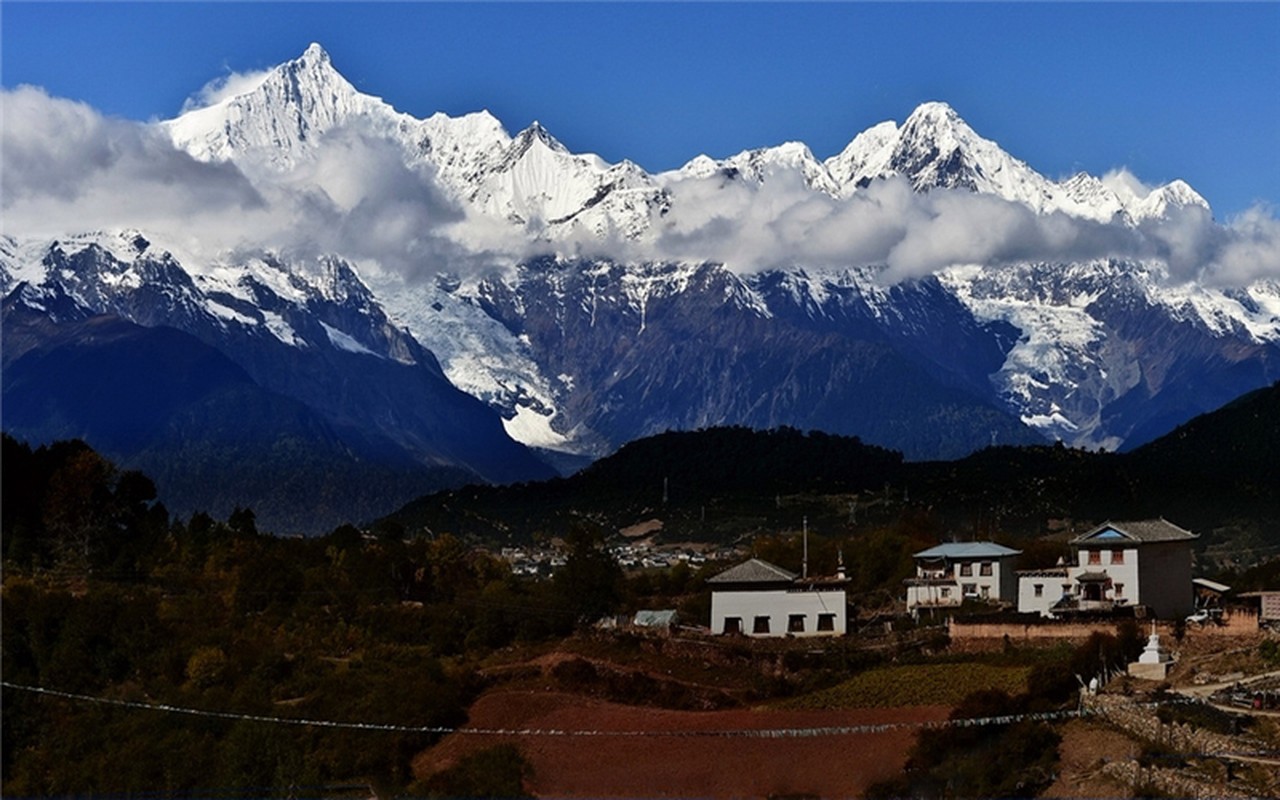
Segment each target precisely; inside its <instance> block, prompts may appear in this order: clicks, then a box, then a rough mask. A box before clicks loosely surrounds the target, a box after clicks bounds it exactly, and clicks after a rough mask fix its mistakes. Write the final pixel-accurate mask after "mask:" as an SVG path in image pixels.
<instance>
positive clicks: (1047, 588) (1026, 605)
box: [1018, 574, 1071, 617]
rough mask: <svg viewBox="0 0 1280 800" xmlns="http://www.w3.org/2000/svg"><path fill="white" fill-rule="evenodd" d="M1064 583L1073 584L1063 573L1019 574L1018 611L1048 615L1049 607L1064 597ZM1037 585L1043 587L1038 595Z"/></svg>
mask: <svg viewBox="0 0 1280 800" xmlns="http://www.w3.org/2000/svg"><path fill="white" fill-rule="evenodd" d="M1063 584H1067V585H1068V586H1070V585H1071V579H1070V578H1069V577H1067V576H1066V575H1065V574H1063V575H1019V576H1018V612H1019V613H1021V614H1031V613H1036V614H1039V615H1040V616H1042V617H1048V616H1050V614H1049V608H1050V606H1052V605H1053V604H1054V603H1056V602H1058V601H1059V600H1061V599H1062V592H1063V589H1062V586H1063ZM1036 586H1040V587H1041V593H1040V596H1039V597H1036V591H1035V588H1036Z"/></svg>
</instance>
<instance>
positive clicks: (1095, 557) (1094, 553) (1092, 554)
mask: <svg viewBox="0 0 1280 800" xmlns="http://www.w3.org/2000/svg"><path fill="white" fill-rule="evenodd" d="M1089 563H1090V564H1101V563H1102V551H1101V550H1090V551H1089Z"/></svg>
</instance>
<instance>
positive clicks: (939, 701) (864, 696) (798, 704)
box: [778, 663, 1031, 709]
mask: <svg viewBox="0 0 1280 800" xmlns="http://www.w3.org/2000/svg"><path fill="white" fill-rule="evenodd" d="M1030 674H1031V667H1026V666H990V665H987V664H976V663H959V664H910V665H903V666H892V667H878V668H875V669H870V670H867V671H866V672H862V673H859V674H858V675H855V676H854V677H852V678H850V679H849V680H847V681H845V682H843V683H841V684H838V685H836V686H832V687H831V688H830V689H823V690H822V691H818V692H814V693H812V694H807V695H804V696H803V697H796V698H793V699H791V700H787V701H785V702H783V703H780V704H778V707H779V708H812V709H817V708H895V707H900V706H902V707H905V706H953V705H956V704H957V703H959V702H960V701H961V700H962V699H963V698H964V697H965V695H968V694H970V693H972V692H976V691H978V690H980V689H1001V690H1003V691H1006V692H1008V693H1009V694H1018V693H1020V692H1023V691H1025V690H1026V688H1027V676H1028V675H1030Z"/></svg>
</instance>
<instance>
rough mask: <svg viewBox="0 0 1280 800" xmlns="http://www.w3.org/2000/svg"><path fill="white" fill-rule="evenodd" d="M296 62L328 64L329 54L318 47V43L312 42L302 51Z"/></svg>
mask: <svg viewBox="0 0 1280 800" xmlns="http://www.w3.org/2000/svg"><path fill="white" fill-rule="evenodd" d="M296 60H299V61H302V60H308V61H323V62H326V63H328V61H329V54H328V52H326V51H325V49H324V48H323V47H321V46H320V44H319V43H318V42H312V43H311V44H309V45H307V49H306V50H303V51H302V55H301V56H299V57H298V59H296Z"/></svg>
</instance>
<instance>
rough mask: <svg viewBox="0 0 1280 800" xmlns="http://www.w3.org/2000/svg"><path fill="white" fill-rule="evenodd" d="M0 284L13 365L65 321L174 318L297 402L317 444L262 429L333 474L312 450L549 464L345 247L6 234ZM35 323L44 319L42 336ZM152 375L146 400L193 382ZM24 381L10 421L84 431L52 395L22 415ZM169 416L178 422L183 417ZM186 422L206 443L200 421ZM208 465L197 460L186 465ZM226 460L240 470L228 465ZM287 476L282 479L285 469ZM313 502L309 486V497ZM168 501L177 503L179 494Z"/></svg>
mask: <svg viewBox="0 0 1280 800" xmlns="http://www.w3.org/2000/svg"><path fill="white" fill-rule="evenodd" d="M0 291H3V292H4V294H5V295H6V296H7V297H6V301H5V303H6V306H5V340H6V342H5V345H6V346H5V350H4V363H5V369H6V375H7V376H8V375H12V374H15V371H16V374H21V371H22V368H23V362H22V360H23V358H24V357H27V356H28V355H31V356H32V357H38V358H46V357H47V356H46V353H45V351H46V350H47V345H48V341H46V340H52V341H58V340H59V337H58V335H57V329H58V326H63V325H68V324H75V323H80V322H83V321H84V320H88V319H93V318H103V319H116V320H123V321H127V322H128V323H131V324H133V325H136V326H141V327H142V328H145V329H157V328H164V329H173V330H176V331H181V332H182V333H184V334H186V335H188V336H189V337H192V340H193V342H198V343H200V345H202V346H203V347H206V348H211V349H212V351H214V352H216V353H217V354H218V358H221V359H225V360H228V361H229V363H232V364H234V365H236V368H237V369H240V370H243V373H244V378H243V380H242V381H241V382H242V383H244V382H248V383H249V384H250V385H251V386H252V387H253V388H254V391H258V392H266V393H268V394H269V395H271V396H274V397H277V398H288V399H289V402H293V403H297V404H301V405H300V407H299V410H297V411H292V412H289V413H292V414H294V415H297V414H305V415H307V418H308V419H310V420H311V421H310V422H308V423H306V427H307V428H308V429H309V430H311V431H312V432H313V433H314V435H316V436H319V437H320V439H319V440H320V441H322V442H323V443H324V444H325V448H326V449H325V451H324V453H322V454H320V455H315V454H312V455H305V448H306V447H310V446H312V445H306V444H305V442H308V441H311V440H310V439H309V438H308V437H310V436H312V435H313V434H311V433H308V434H303V433H299V434H297V437H298V438H300V439H301V442H299V441H295V442H294V443H293V444H288V443H285V442H274V444H272V440H271V439H268V440H267V441H266V442H264V444H265V445H268V446H274V447H275V448H277V453H276V454H277V455H279V454H280V453H279V452H278V449H279V448H281V447H286V448H291V449H294V450H296V451H297V453H298V457H299V458H300V459H303V462H302V463H301V464H291V465H290V468H291V469H300V470H304V471H305V470H310V469H316V470H320V471H321V473H322V474H327V475H328V476H329V478H332V477H333V474H334V470H338V471H339V472H340V471H342V470H343V469H344V468H343V467H342V466H341V464H339V463H334V464H328V465H327V466H326V465H325V463H320V464H316V463H311V462H309V461H307V459H321V460H322V461H324V460H330V459H338V461H342V460H344V459H348V458H355V459H358V460H359V461H361V462H362V463H365V464H366V465H367V468H368V469H373V470H374V471H375V472H376V471H377V470H380V469H386V468H391V467H395V468H398V469H400V470H402V471H408V472H414V473H417V472H422V473H423V474H424V475H425V474H427V473H426V472H424V471H423V470H424V469H433V470H436V471H437V472H440V471H443V472H444V473H447V474H448V475H450V476H451V478H450V481H451V482H453V483H457V482H460V480H464V479H466V478H467V477H470V478H471V479H484V480H493V481H510V480H516V479H527V478H530V477H537V476H546V475H549V474H550V470H549V469H548V468H547V467H546V466H545V465H543V464H542V463H540V462H539V461H538V459H537V458H536V457H535V456H533V455H532V454H531V453H530V452H529V451H528V450H526V449H525V448H524V447H523V446H522V445H520V444H518V443H516V442H514V441H512V440H511V439H510V438H509V437H508V436H507V435H506V433H505V432H504V431H503V429H502V425H501V420H500V418H499V417H498V415H497V414H495V413H493V411H491V410H490V409H489V408H487V407H486V406H485V405H484V404H483V403H481V402H480V401H478V400H476V399H475V398H473V397H471V396H469V395H467V394H465V393H464V392H462V391H459V390H458V389H457V388H455V387H454V386H453V385H451V384H450V383H449V381H448V380H447V378H446V377H445V375H444V373H443V372H442V370H441V368H440V365H439V363H438V362H437V360H436V359H435V357H434V356H433V355H432V354H431V352H430V351H428V350H426V349H425V348H424V347H422V346H421V345H420V344H419V343H418V342H417V340H415V339H414V338H413V336H412V335H411V334H409V333H408V332H407V331H406V330H404V329H403V328H400V327H398V326H396V325H394V324H392V322H391V321H390V319H389V318H388V316H387V315H386V313H385V312H384V311H383V309H382V306H381V304H380V303H379V302H378V300H377V299H376V298H375V297H374V296H373V294H372V293H371V292H370V290H369V289H368V287H367V286H366V285H365V284H364V283H363V282H362V281H361V279H360V277H359V276H358V275H357V274H356V272H355V270H354V268H353V267H352V266H351V265H350V264H348V263H347V262H345V261H343V260H341V259H338V258H322V259H320V260H318V261H316V262H314V263H296V262H291V263H288V264H286V263H285V262H283V261H281V260H279V259H278V258H276V257H275V256H274V255H272V254H269V253H261V254H245V255H241V256H238V257H231V256H229V257H228V258H227V259H226V260H220V261H217V262H213V263H207V264H199V265H195V266H190V267H189V266H187V265H186V264H183V263H182V262H180V261H179V260H178V259H177V258H175V257H174V256H173V255H172V253H170V252H169V251H168V250H166V249H164V247H163V246H162V245H161V244H160V243H153V242H152V241H150V240H148V239H147V238H146V237H145V236H144V235H143V234H142V233H140V232H137V231H125V232H118V233H96V234H88V235H81V236H75V237H68V238H66V239H59V240H56V241H52V242H43V243H39V242H26V243H22V244H19V243H18V242H16V241H15V240H13V239H10V238H8V237H3V238H0ZM33 315H36V316H38V317H42V318H44V319H45V320H46V321H47V322H46V323H45V328H41V327H39V326H36V327H32V326H31V325H30V324H29V322H23V320H28V321H29V320H30V319H31V317H32V316H33ZM49 326H52V328H49ZM41 330H51V331H52V332H51V333H49V334H48V335H47V336H44V335H38V334H39V331H41ZM175 346H176V345H175ZM48 377H49V378H50V379H52V378H53V377H54V376H53V375H50V376H48ZM147 380H148V381H151V380H154V382H155V385H154V386H153V387H152V388H153V390H154V393H155V394H154V395H153V396H152V397H146V398H145V400H144V402H150V401H151V400H152V399H155V398H159V397H162V396H167V395H170V394H175V393H181V392H184V391H186V389H184V388H183V387H184V386H186V383H184V381H186V377H185V373H182V372H181V371H180V372H179V373H178V374H177V375H175V374H169V373H164V372H163V371H161V372H157V374H155V375H153V376H149V377H148V378H147ZM175 381H177V383H176V384H175ZM32 386H36V387H41V386H44V384H40V383H38V382H35V381H33V380H27V381H26V382H23V381H16V382H8V381H7V382H6V385H5V403H6V420H5V425H6V430H8V431H10V432H12V433H15V434H20V435H29V436H32V437H34V438H36V439H43V438H45V437H47V436H49V435H51V434H52V433H54V432H56V433H57V434H59V435H83V434H82V433H79V432H77V431H78V429H77V428H76V422H75V419H74V415H73V418H72V419H66V418H65V415H60V414H59V413H58V412H57V410H56V409H49V412H50V414H53V416H47V415H43V414H40V413H32V414H28V415H27V417H26V418H25V419H23V420H18V419H16V418H15V414H14V413H11V412H12V410H13V408H15V407H21V406H24V405H27V406H29V405H31V404H32V403H31V400H32V398H31V397H29V396H28V395H29V393H30V391H33V389H32V388H31V387H32ZM45 390H48V387H45ZM88 391H94V390H92V389H90V390H88ZM272 402H277V401H272ZM36 405H39V404H36ZM302 409H305V411H304V410H302ZM135 411H137V412H141V413H144V414H145V413H146V409H141V408H139V409H133V410H131V411H130V413H134V412H135ZM173 413H175V414H178V413H179V412H177V411H175V412H173ZM181 413H182V414H189V413H195V412H191V411H182V412H181ZM200 413H206V412H200ZM230 413H231V414H232V417H231V418H228V419H222V418H219V417H213V418H209V419H208V423H209V425H210V426H211V427H210V430H211V431H212V430H214V429H215V428H217V429H222V428H230V429H232V430H233V431H234V429H236V428H238V427H240V425H241V424H242V423H248V422H250V420H246V419H240V418H238V417H237V412H236V411H234V410H232V411H231V412H230ZM177 419H178V418H177V417H175V418H174V421H173V422H172V424H173V425H179V424H180V423H179V422H178V421H177ZM84 424H87V423H84ZM128 424H136V423H128ZM68 426H69V427H68ZM321 427H323V429H324V432H323V433H321V432H319V431H320V428H321ZM168 435H171V434H164V426H161V427H160V429H157V431H155V432H153V435H151V434H149V435H147V436H141V435H140V436H136V437H132V438H131V437H124V438H121V439H119V440H113V443H114V444H115V447H107V448H106V449H107V450H108V454H109V455H111V456H112V457H114V458H119V459H121V460H122V461H123V462H124V463H126V464H128V463H131V462H132V461H133V459H134V458H135V457H143V456H145V455H146V453H147V452H149V450H150V449H152V448H153V447H154V446H155V441H156V438H155V437H161V440H163V441H168V440H167V439H164V436H168ZM186 435H187V436H188V437H191V438H197V440H198V441H199V439H198V437H199V434H198V433H192V432H190V431H187V433H186ZM229 435H230V436H231V437H232V439H236V438H237V437H238V436H240V435H239V434H235V433H232V434H229ZM183 446H197V443H195V442H185V443H183ZM209 446H212V445H209ZM300 447H301V448H302V449H301V450H299V449H298V448H300ZM203 466H205V465H203V464H191V467H192V468H193V469H194V468H199V467H203ZM223 466H224V468H226V469H227V470H228V471H234V469H233V468H232V466H231V465H223ZM168 472H173V470H168ZM178 472H179V473H181V471H180V470H179V471H178ZM442 474H443V473H442ZM171 477H173V479H174V482H175V483H178V484H185V483H189V482H190V477H189V476H188V475H186V474H184V473H183V474H178V475H176V476H171ZM281 479H282V481H286V482H287V480H288V477H287V476H281ZM423 485H424V484H423V483H422V480H421V479H419V481H418V487H419V488H417V489H415V488H413V486H412V485H401V486H400V488H399V492H400V493H399V494H396V493H394V492H392V493H389V494H387V495H386V496H382V497H381V498H380V504H374V505H370V503H369V502H365V501H366V500H368V498H363V497H361V493H360V492H351V495H350V496H349V497H348V498H347V500H345V501H338V502H336V503H335V504H334V507H328V508H324V509H318V510H316V512H315V513H308V512H307V511H306V510H305V508H306V506H305V505H304V508H302V509H299V508H285V509H281V510H280V519H282V520H287V521H288V523H287V524H288V525H289V526H290V527H294V526H297V527H301V528H302V529H304V530H312V531H317V530H325V529H327V528H326V527H325V526H330V527H331V526H332V525H336V524H337V523H339V522H342V521H344V520H348V519H352V518H353V517H354V515H355V514H357V513H362V514H367V515H370V516H373V515H377V514H381V513H388V512H389V511H391V510H394V508H396V507H397V506H398V504H400V503H403V502H405V501H407V500H408V499H410V498H412V497H413V496H415V494H417V493H420V491H421V487H422V486H423ZM163 488H164V484H163V482H162V489H163ZM314 488H315V489H316V490H317V491H321V490H322V489H323V490H336V487H321V486H316V487H314ZM257 490H258V491H259V492H266V493H267V495H268V496H269V495H270V493H271V492H272V491H274V488H273V487H272V486H271V485H269V484H268V485H260V486H258V487H257ZM217 499H218V500H224V499H225V498H217ZM248 499H249V498H246V501H247V500H248ZM313 501H314V498H312V499H306V498H305V497H304V498H303V502H304V503H305V504H311V503H313ZM169 502H171V503H173V504H174V505H176V506H178V507H184V506H185V503H183V502H182V501H181V500H178V501H177V502H175V501H174V500H173V499H170V501H169Z"/></svg>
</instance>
